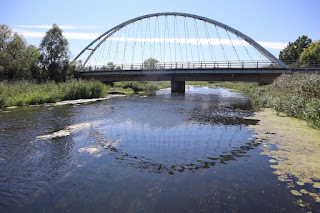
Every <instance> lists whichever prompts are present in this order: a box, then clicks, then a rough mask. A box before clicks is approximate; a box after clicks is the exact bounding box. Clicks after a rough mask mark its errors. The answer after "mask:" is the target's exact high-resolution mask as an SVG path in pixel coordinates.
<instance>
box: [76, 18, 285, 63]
mask: <svg viewBox="0 0 320 213" xmlns="http://www.w3.org/2000/svg"><path fill="white" fill-rule="evenodd" d="M155 16H183V17H189V18H195V19H199V20H202V21H205V22H208V23H210V24H213V25H216V26H219V27H220V28H223V29H225V30H227V31H229V32H231V33H233V34H234V35H236V36H239V37H240V38H242V39H243V40H245V41H246V42H248V43H249V44H251V45H252V46H253V47H254V48H255V49H256V50H258V51H259V52H260V53H261V54H262V55H264V56H265V57H266V58H268V59H269V60H270V61H272V62H275V63H278V64H279V65H280V66H282V67H283V68H286V69H290V68H289V67H288V66H287V65H286V64H284V63H283V62H282V61H281V60H279V59H277V58H276V57H275V56H274V55H272V54H271V53H270V52H269V51H267V50H266V49H265V48H263V47H262V46H261V45H260V44H258V43H257V42H256V41H254V40H253V39H252V38H250V37H249V36H247V35H245V34H243V33H241V32H240V31H238V30H236V29H234V28H232V27H229V26H228V25H225V24H222V23H220V22H218V21H215V20H212V19H209V18H206V17H203V16H198V15H193V14H188V13H177V12H164V13H152V14H148V15H143V16H139V17H136V18H133V19H130V20H128V21H125V22H123V23H121V24H119V25H117V26H115V27H113V28H111V29H110V30H108V31H106V32H105V33H103V34H102V35H100V36H99V37H98V38H96V39H95V40H94V41H92V42H91V43H90V44H89V45H88V46H86V47H85V48H84V49H83V50H82V51H81V52H80V53H79V54H78V55H77V56H76V57H75V59H74V61H75V60H77V59H78V58H79V57H80V56H81V54H82V53H84V51H86V50H91V53H90V55H89V56H88V58H87V59H86V61H85V62H84V65H85V64H86V63H87V62H88V60H89V59H90V57H91V56H92V55H93V53H94V52H95V51H96V49H97V48H99V46H100V45H101V44H102V43H103V42H104V41H105V40H106V39H108V38H109V37H110V36H112V35H113V34H114V33H115V32H117V31H119V30H120V29H121V28H123V27H125V26H127V25H129V24H131V23H133V22H136V21H139V20H142V19H146V18H151V17H155ZM104 36H105V37H104ZM103 37H104V38H103ZM101 38H103V39H102V40H101V41H100V42H99V43H98V44H97V45H96V46H95V47H94V48H93V49H92V48H90V47H91V46H92V45H93V44H94V43H96V42H97V41H98V40H100V39H101Z"/></svg>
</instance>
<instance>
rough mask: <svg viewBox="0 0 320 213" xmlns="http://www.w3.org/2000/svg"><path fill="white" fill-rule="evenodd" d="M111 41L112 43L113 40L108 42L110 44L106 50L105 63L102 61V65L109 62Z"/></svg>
mask: <svg viewBox="0 0 320 213" xmlns="http://www.w3.org/2000/svg"><path fill="white" fill-rule="evenodd" d="M112 41H113V39H110V42H109V43H110V44H109V48H108V56H107V57H106V59H105V61H104V63H103V64H106V63H107V61H108V62H109V59H110V54H111V51H110V49H111V45H112Z"/></svg>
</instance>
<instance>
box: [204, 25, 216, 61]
mask: <svg viewBox="0 0 320 213" xmlns="http://www.w3.org/2000/svg"><path fill="white" fill-rule="evenodd" d="M204 26H205V29H206V35H207V41H208V46H209V50H210V55H211V60H212V61H216V56H215V54H214V51H213V50H211V49H212V45H211V42H209V38H210V37H209V32H208V27H207V22H204ZM211 51H213V56H214V60H213V58H212V52H211Z"/></svg>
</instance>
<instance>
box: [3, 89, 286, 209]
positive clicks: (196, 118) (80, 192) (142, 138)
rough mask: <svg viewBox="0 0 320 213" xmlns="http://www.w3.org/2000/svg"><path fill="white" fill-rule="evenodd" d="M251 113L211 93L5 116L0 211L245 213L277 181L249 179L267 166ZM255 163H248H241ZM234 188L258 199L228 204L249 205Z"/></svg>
mask: <svg viewBox="0 0 320 213" xmlns="http://www.w3.org/2000/svg"><path fill="white" fill-rule="evenodd" d="M252 113H253V111H252V107H251V103H250V99H249V98H247V97H244V96H242V95H240V94H237V93H232V92H230V91H228V90H222V89H209V88H205V87H187V91H186V94H185V95H172V94H170V91H159V92H157V95H156V96H149V97H139V96H131V97H121V98H113V99H109V100H108V101H105V102H100V103H92V104H87V105H80V106H59V107H46V106H42V107H24V108H17V109H13V110H11V112H9V113H1V112H0V116H1V122H0V130H1V131H0V165H1V173H0V210H1V211H9V210H12V209H14V210H22V209H23V210H25V209H28V210H29V211H32V210H34V209H49V211H56V210H57V209H59V210H61V211H67V210H68V211H73V212H81V211H82V212H86V211H91V210H94V211H99V210H101V209H109V210H110V211H129V210H140V211H146V210H148V211H155V210H157V209H158V211H159V209H161V210H160V211H162V210H163V211H165V210H172V211H174V210H179V209H180V210H181V209H184V208H186V206H187V209H185V210H189V211H201V210H205V209H207V211H211V210H212V209H221V210H222V211H225V210H226V211H227V210H230V211H231V210H232V209H233V210H234V209H239V208H238V207H239V206H242V207H243V208H244V209H245V206H248V205H250V202H251V201H252V199H254V198H252V199H250V197H252V196H253V197H256V196H258V197H259V195H257V194H254V193H253V192H254V191H255V190H256V188H255V187H256V185H255V184H259V182H260V180H263V181H262V182H268V183H270V181H271V182H272V181H273V180H274V181H276V177H275V178H274V179H272V177H273V176H272V175H273V174H272V172H270V173H267V174H262V173H261V174H260V173H257V174H256V176H257V178H258V180H256V179H255V180H254V181H252V180H251V179H252V178H253V177H252V176H250V175H248V174H251V173H252V169H253V170H254V171H258V170H259V171H260V167H261V164H262V163H261V162H265V163H268V160H267V159H265V158H264V157H261V156H260V155H259V154H257V153H258V151H257V149H256V147H258V146H259V145H260V144H261V143H262V142H263V139H259V140H258V139H256V138H254V137H252V135H254V132H253V130H249V129H248V128H247V125H248V124H256V123H257V122H258V121H257V120H250V119H245V117H247V116H250V115H251V114H252ZM80 124H90V125H86V127H85V128H80V127H81V126H83V125H80ZM78 127H79V128H78ZM58 133H59V134H60V133H65V134H62V135H64V137H58V136H57V135H59V134H58ZM62 135H60V136H62ZM253 157H254V161H252V162H251V164H247V163H244V162H245V161H247V160H248V159H250V158H253ZM252 163H253V164H252ZM226 166H229V167H230V168H229V169H228V168H226ZM266 168H269V166H266ZM258 174H260V175H258ZM236 176H240V177H242V182H237V181H238V178H237V177H236ZM226 177H227V178H228V181H225V178H226ZM233 178H234V179H233ZM231 180H232V181H231ZM248 182H250V184H247V183H248ZM190 185H191V186H196V187H194V188H192V187H190ZM235 185H237V186H239V187H238V188H241V187H240V186H243V185H250V186H252V187H247V188H246V190H247V191H249V192H250V193H252V194H253V195H251V194H250V193H249V194H245V196H246V198H247V199H248V202H243V203H239V202H236V201H232V200H229V199H228V196H231V195H230V194H232V196H233V197H237V196H238V197H243V196H244V195H243V193H245V191H237V193H235V194H233V190H234V186H235ZM185 186H188V187H185ZM275 186H276V184H275ZM243 187H244V186H243ZM285 189H286V188H285ZM271 190H274V191H277V190H279V186H277V187H275V188H272V189H271ZM274 191H271V192H270V194H274ZM231 192H232V193H231ZM217 193H218V194H219V193H220V194H221V196H217ZM227 194H228V196H227ZM278 195H279V196H281V197H282V200H283V199H287V197H286V194H283V193H278ZM180 198H181V199H180ZM182 198H183V199H182ZM259 199H261V200H267V201H266V202H270V200H274V199H278V197H268V199H265V198H264V199H262V198H261V197H260V198H259ZM199 200H201V202H200V201H199ZM289 200H290V199H289ZM218 201H219V202H218ZM220 201H221V202H220ZM209 202H211V203H212V204H210V205H209V204H208V203H209ZM214 202H215V204H214V205H216V206H212V205H213V203H214ZM221 203H225V205H224V206H221V205H222V204H221ZM284 203H286V202H284ZM281 205H282V204H279V205H278V206H277V207H276V208H278V207H279V206H281ZM19 206H22V209H19V208H20V207H19ZM76 206H77V207H78V208H77V207H76ZM79 206H81V208H80V207H79ZM102 207H103V208H102ZM263 208H265V205H264V204H263V205H258V207H256V208H255V210H262V209H263ZM268 209H269V210H274V207H273V206H271V207H268Z"/></svg>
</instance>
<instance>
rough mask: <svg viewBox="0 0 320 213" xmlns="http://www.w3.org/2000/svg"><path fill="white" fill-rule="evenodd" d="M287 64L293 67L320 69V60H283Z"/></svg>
mask: <svg viewBox="0 0 320 213" xmlns="http://www.w3.org/2000/svg"><path fill="white" fill-rule="evenodd" d="M283 63H285V64H286V65H287V66H289V67H290V68H292V69H320V61H318V60H310V61H300V60H290V61H283Z"/></svg>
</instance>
